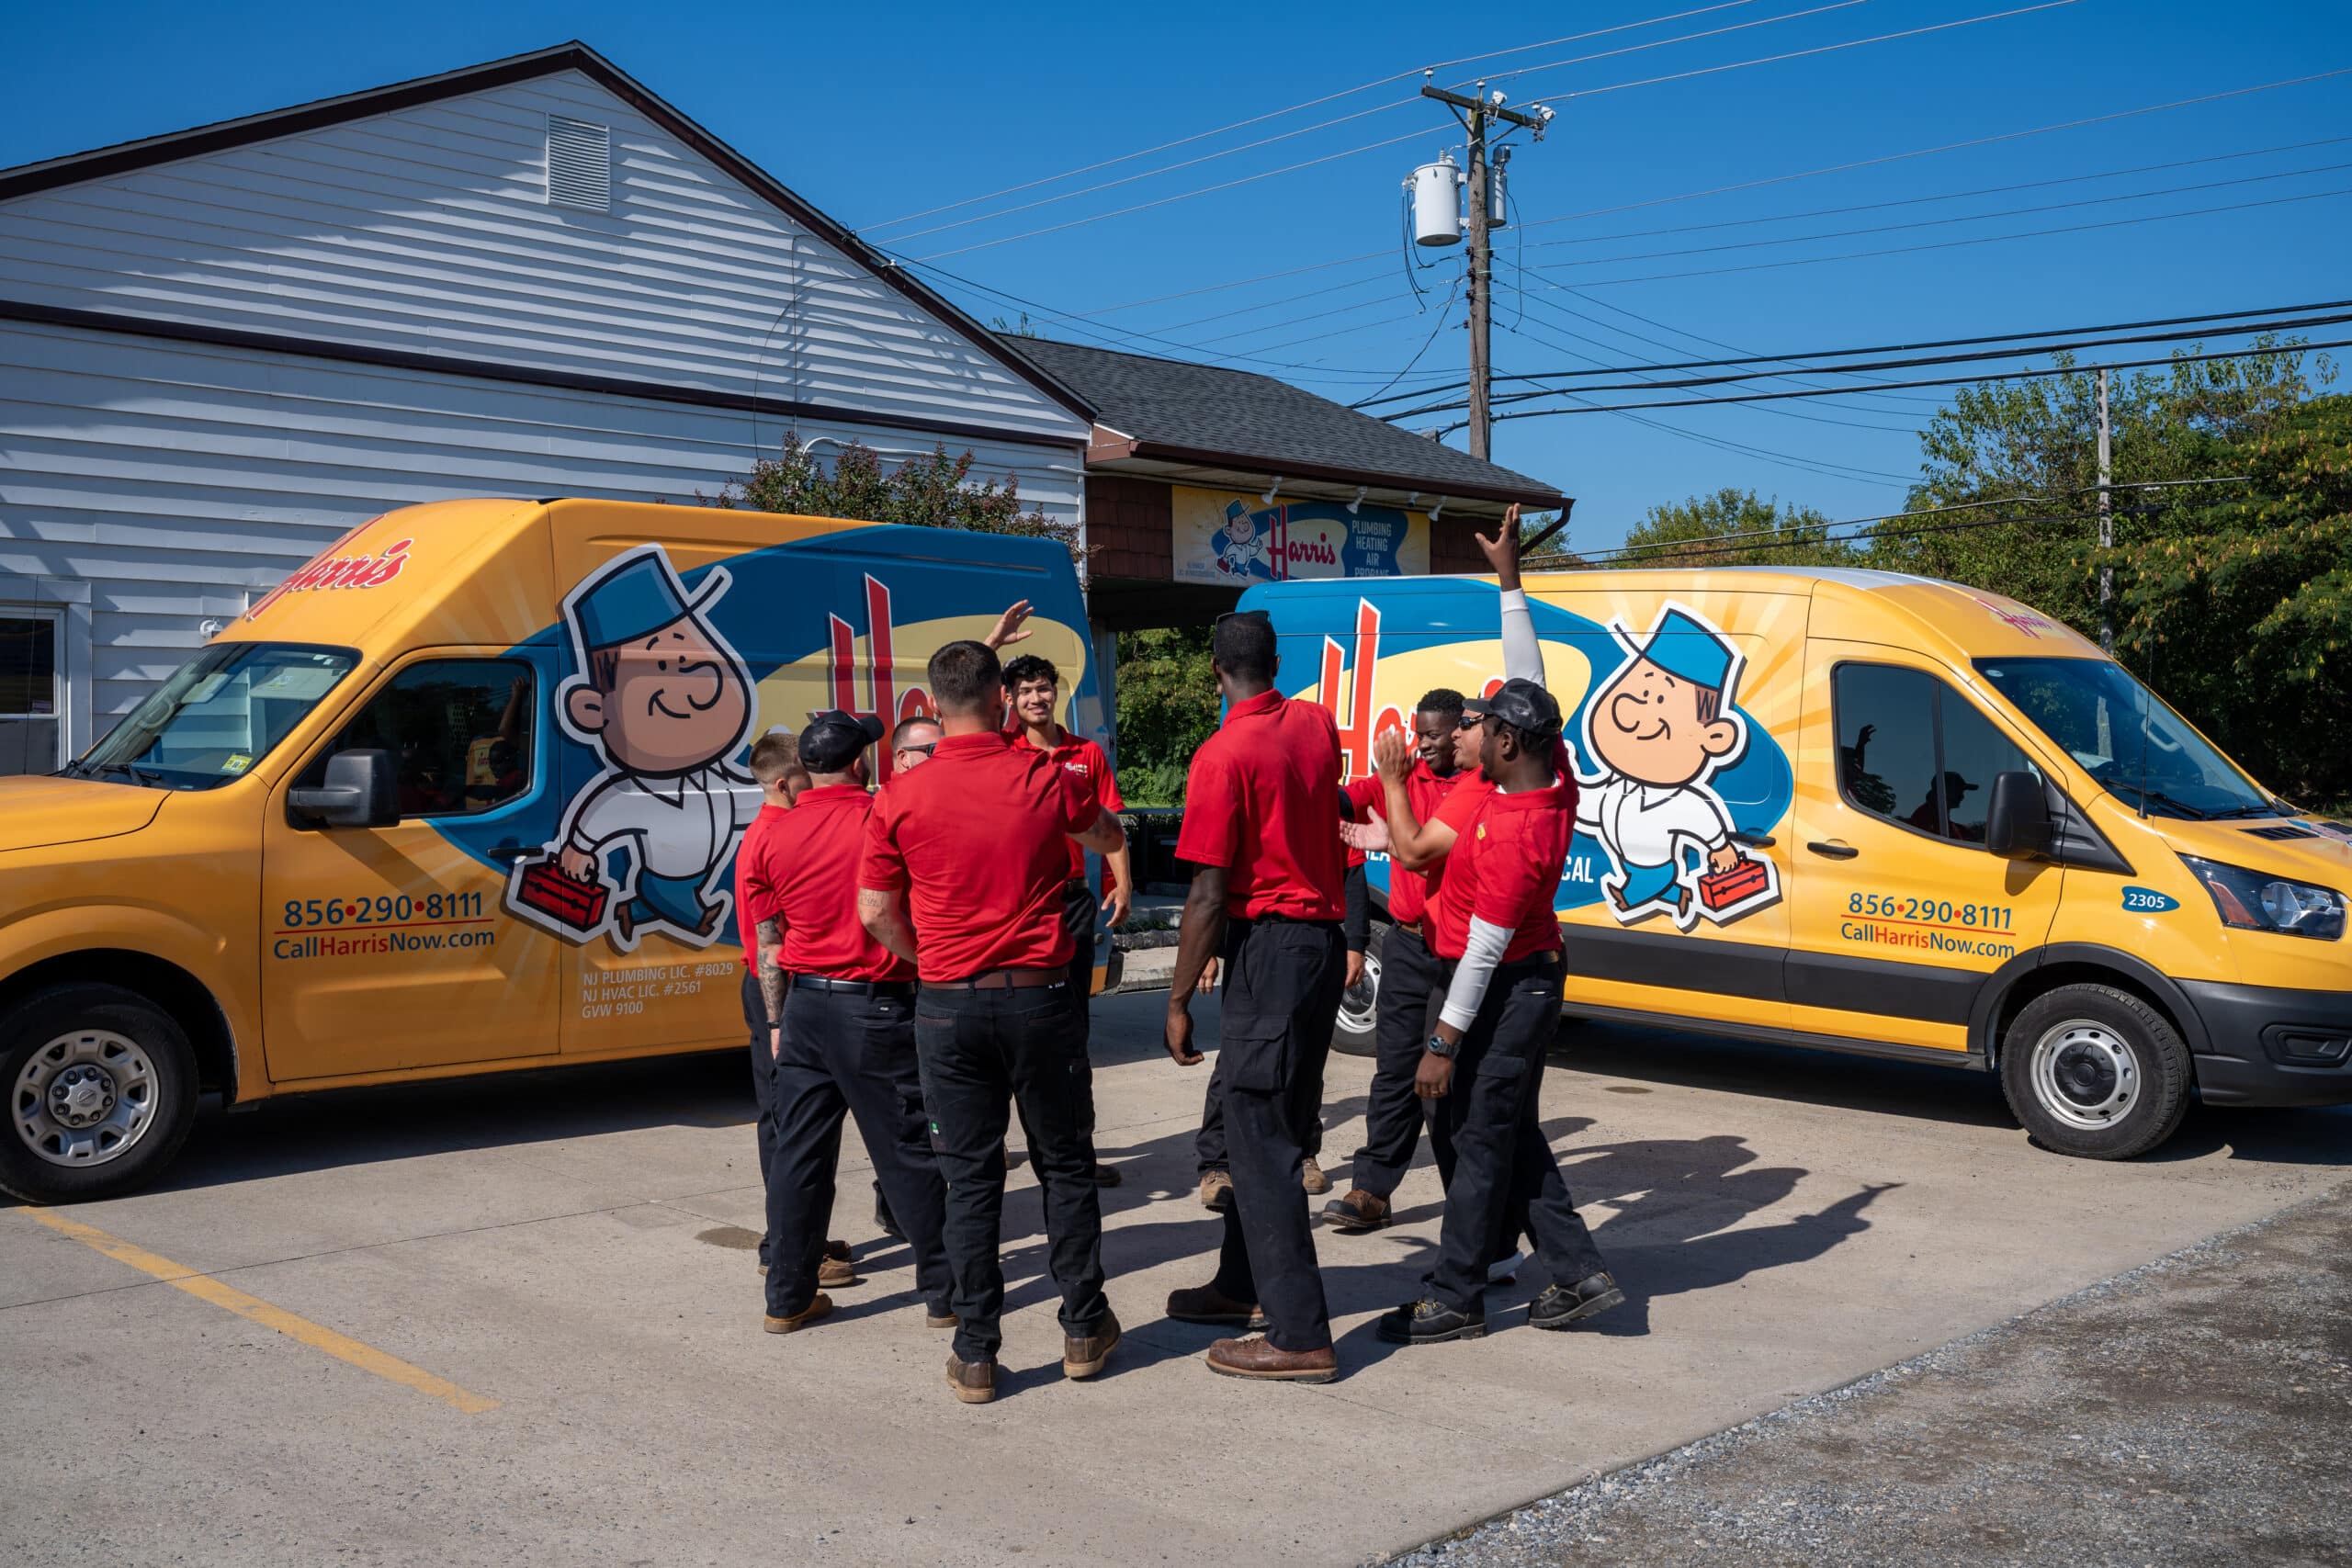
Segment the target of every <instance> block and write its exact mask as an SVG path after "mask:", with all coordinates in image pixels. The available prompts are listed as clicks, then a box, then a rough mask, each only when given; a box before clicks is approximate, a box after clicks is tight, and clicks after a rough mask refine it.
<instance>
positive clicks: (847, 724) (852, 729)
mask: <svg viewBox="0 0 2352 1568" xmlns="http://www.w3.org/2000/svg"><path fill="white" fill-rule="evenodd" d="M879 739H882V721H881V720H880V719H878V718H866V717H865V716H861V715H858V714H854V713H843V712H842V710H841V709H839V708H828V709H826V710H825V711H824V712H823V713H820V714H819V715H818V716H816V717H814V718H812V719H810V720H809V728H806V729H804V730H802V731H801V732H800V765H801V766H802V767H804V768H806V769H808V770H809V772H810V773H846V772H847V771H848V769H849V765H850V763H852V762H854V761H856V760H857V754H858V753H859V752H861V751H863V750H865V749H866V748H867V747H868V746H871V745H873V744H874V743H875V742H876V741H877V740H879Z"/></svg>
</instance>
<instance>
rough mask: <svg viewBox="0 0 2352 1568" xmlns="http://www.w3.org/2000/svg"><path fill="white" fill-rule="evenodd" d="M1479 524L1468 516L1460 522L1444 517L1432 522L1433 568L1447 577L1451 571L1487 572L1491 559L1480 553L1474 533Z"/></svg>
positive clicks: (1431, 557) (1431, 555)
mask: <svg viewBox="0 0 2352 1568" xmlns="http://www.w3.org/2000/svg"><path fill="white" fill-rule="evenodd" d="M1477 530H1478V525H1477V524H1476V523H1474V522H1472V521H1470V520H1469V519H1467V518H1464V520H1463V521H1461V522H1459V523H1456V522H1454V521H1453V519H1452V518H1448V517H1441V518H1439V519H1438V520H1437V521H1436V522H1434V523H1432V524H1430V571H1431V572H1433V573H1435V574H1436V575H1437V576H1440V577H1443V576H1446V575H1447V574H1449V573H1451V572H1458V571H1467V572H1483V571H1485V570H1487V558H1486V557H1485V556H1482V555H1480V554H1479V553H1478V542H1477V541H1476V539H1473V538H1472V537H1471V535H1472V534H1474V533H1476V532H1477Z"/></svg>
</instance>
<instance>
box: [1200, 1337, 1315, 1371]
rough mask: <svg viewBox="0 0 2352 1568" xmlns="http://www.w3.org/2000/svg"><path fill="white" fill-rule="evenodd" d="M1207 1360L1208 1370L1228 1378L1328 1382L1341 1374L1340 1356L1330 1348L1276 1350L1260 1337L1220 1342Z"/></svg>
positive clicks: (1212, 1348) (1211, 1350)
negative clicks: (1220, 1373)
mask: <svg viewBox="0 0 2352 1568" xmlns="http://www.w3.org/2000/svg"><path fill="white" fill-rule="evenodd" d="M1208 1360H1209V1371H1213V1372H1222V1373H1223V1374H1224V1375H1225V1376H1227V1377H1229V1378H1259V1379H1263V1380H1265V1381H1268V1382H1330V1381H1331V1380H1332V1379H1333V1378H1335V1377H1338V1376H1339V1375H1340V1357H1339V1353H1338V1352H1337V1351H1335V1350H1333V1349H1332V1348H1331V1347H1330V1346H1329V1345H1326V1346H1324V1347H1323V1348H1321V1349H1320V1350H1277V1349H1276V1348H1274V1347H1273V1346H1272V1345H1271V1344H1269V1343H1267V1340H1266V1337H1265V1336H1264V1335H1262V1334H1252V1335H1251V1336H1250V1337H1249V1338H1247V1339H1220V1340H1218V1341H1217V1342H1216V1344H1214V1345H1212V1346H1210V1347H1209V1356H1208Z"/></svg>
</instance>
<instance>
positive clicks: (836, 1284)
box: [817, 1257, 862, 1291]
mask: <svg viewBox="0 0 2352 1568" xmlns="http://www.w3.org/2000/svg"><path fill="white" fill-rule="evenodd" d="M817 1283H819V1284H820V1285H822V1286H824V1287H825V1288H826V1289H828V1290H833V1291H838V1290H840V1289H841V1288H842V1286H843V1285H855V1284H859V1283H862V1281H861V1280H859V1279H858V1277H857V1266H856V1265H855V1264H852V1263H845V1262H843V1261H842V1259H840V1258H832V1257H827V1258H825V1259H823V1261H821V1262H820V1263H819V1264H818V1265H817Z"/></svg>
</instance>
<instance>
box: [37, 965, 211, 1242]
mask: <svg viewBox="0 0 2352 1568" xmlns="http://www.w3.org/2000/svg"><path fill="white" fill-rule="evenodd" d="M0 1085H5V1086H6V1091H7V1095H8V1128H7V1131H6V1134H0V1189H5V1190H7V1191H8V1192H11V1193H13V1194H15V1195H16V1196H17V1197H19V1198H22V1199H25V1200H27V1201H30V1202H35V1203H72V1202H80V1201H85V1200H88V1199H94V1198H112V1197H115V1196H116V1195H118V1194H119V1193H124V1192H129V1191H130V1190H133V1189H136V1188H139V1187H142V1186H144V1185H145V1184H146V1183H148V1182H149V1181H152V1180H153V1179H155V1177H156V1176H157V1175H158V1174H159V1173H160V1172H161V1171H162V1170H163V1168H164V1167H165V1166H167V1165H169V1164H171V1162H172V1156H175V1155H176V1154H178V1153H179V1151H180V1145H182V1144H184V1143H186V1142H187V1134H188V1129H189V1128H190V1127H192V1126H194V1125H195V1124H196V1100H197V1082H196V1053H195V1052H194V1051H193V1050H192V1049H190V1048H189V1045H188V1043H187V1035H186V1034H185V1033H183V1032H181V1030H180V1026H179V1025H178V1024H176V1023H175V1022H174V1021H172V1018H171V1015H170V1014H168V1013H166V1012H164V1011H163V1010H161V1009H159V1008H157V1007H156V1006H155V1005H154V1004H153V1003H152V1002H150V1001H149V1000H147V998H144V997H142V996H141V995H140V994H139V993H138V992H136V991H130V990H125V989H124V988H122V987H119V986H101V985H68V986H52V987H50V988H49V989H47V990H43V991H36V992H34V993H33V994H32V995H31V996H29V997H28V998H25V999H24V1000H23V1001H21V1002H19V1003H17V1005H16V1006H15V1007H13V1008H11V1009H9V1010H8V1012H7V1015H6V1017H5V1018H0Z"/></svg>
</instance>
